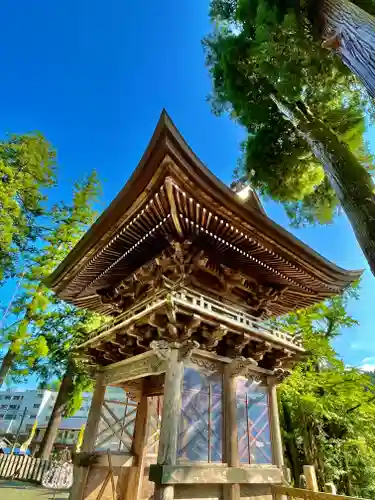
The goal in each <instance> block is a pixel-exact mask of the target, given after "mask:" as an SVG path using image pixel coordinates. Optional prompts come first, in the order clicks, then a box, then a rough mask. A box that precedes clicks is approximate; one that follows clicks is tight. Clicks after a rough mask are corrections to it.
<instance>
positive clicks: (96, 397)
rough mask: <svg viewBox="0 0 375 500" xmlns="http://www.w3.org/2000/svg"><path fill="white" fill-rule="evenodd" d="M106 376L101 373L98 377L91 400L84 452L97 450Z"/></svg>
mask: <svg viewBox="0 0 375 500" xmlns="http://www.w3.org/2000/svg"><path fill="white" fill-rule="evenodd" d="M103 380H104V374H103V373H101V372H99V373H98V374H97V375H96V383H95V389H94V394H93V397H92V400H91V406H90V411H89V414H88V417H87V423H86V427H85V433H84V436H83V442H82V448H81V450H82V451H86V452H91V451H93V450H94V448H95V442H96V437H97V431H98V427H99V422H100V417H101V409H102V406H103V402H104V396H105V389H106V387H105V385H104V384H103Z"/></svg>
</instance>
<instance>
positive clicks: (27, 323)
mask: <svg viewBox="0 0 375 500" xmlns="http://www.w3.org/2000/svg"><path fill="white" fill-rule="evenodd" d="M98 190H99V183H98V179H97V176H96V174H95V172H93V173H92V174H90V175H89V176H88V177H87V178H86V179H84V180H83V181H82V182H77V183H76V184H75V186H74V190H73V200H72V203H71V204H70V205H68V204H66V203H59V204H58V205H56V206H54V207H53V209H52V211H51V215H50V218H49V220H48V226H47V227H46V229H45V231H44V233H43V237H42V239H41V240H40V242H39V245H40V247H39V248H38V252H37V253H34V252H33V253H32V254H31V255H30V256H29V261H30V263H31V265H30V267H28V269H26V270H25V272H24V275H23V279H24V281H23V283H22V289H21V295H20V297H18V298H17V300H15V301H14V303H13V306H12V308H11V318H12V320H13V323H12V324H10V325H8V326H7V327H6V328H5V329H4V331H3V338H2V344H3V348H6V354H5V356H4V358H3V360H2V363H1V366H0V385H1V384H2V383H3V381H4V379H5V377H6V376H7V375H8V374H10V373H12V374H25V373H26V374H27V373H28V371H29V370H30V368H31V367H32V366H33V365H34V364H35V363H36V361H37V360H38V359H39V358H41V357H44V356H46V355H47V352H48V346H47V342H46V339H45V337H44V336H43V335H41V334H40V329H41V328H42V327H43V325H44V324H45V322H46V321H47V320H49V319H50V318H51V317H54V316H55V315H56V314H58V311H59V309H57V311H56V306H57V304H58V299H57V298H56V296H55V295H54V294H53V292H52V291H51V290H49V289H48V288H47V287H46V286H45V285H44V283H43V280H44V278H46V277H47V276H48V275H49V274H50V273H51V272H52V271H53V270H54V268H55V267H56V266H57V265H58V264H59V263H60V261H61V260H62V259H63V258H64V257H65V256H66V255H67V253H68V252H69V251H70V250H71V249H72V248H73V246H74V245H75V244H76V243H77V242H78V240H79V239H80V238H81V236H82V235H83V234H84V232H85V231H86V229H87V226H88V225H89V224H92V222H93V221H94V220H95V218H96V213H95V211H94V209H93V204H94V203H95V201H96V199H97V195H98ZM25 364H26V365H27V366H28V368H25Z"/></svg>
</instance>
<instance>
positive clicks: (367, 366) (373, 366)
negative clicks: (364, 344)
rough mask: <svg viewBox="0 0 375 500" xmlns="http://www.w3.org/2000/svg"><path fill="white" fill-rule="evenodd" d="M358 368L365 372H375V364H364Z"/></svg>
mask: <svg viewBox="0 0 375 500" xmlns="http://www.w3.org/2000/svg"><path fill="white" fill-rule="evenodd" d="M365 359H366V358H365ZM372 359H373V358H372ZM358 368H359V370H362V371H363V372H373V371H375V364H371V363H364V364H363V365H361V366H359V367H358Z"/></svg>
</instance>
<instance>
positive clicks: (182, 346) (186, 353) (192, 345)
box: [150, 340, 199, 361]
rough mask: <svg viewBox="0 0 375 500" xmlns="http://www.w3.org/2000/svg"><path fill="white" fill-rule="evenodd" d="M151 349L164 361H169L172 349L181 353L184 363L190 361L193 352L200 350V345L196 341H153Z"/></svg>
mask: <svg viewBox="0 0 375 500" xmlns="http://www.w3.org/2000/svg"><path fill="white" fill-rule="evenodd" d="M150 348H151V349H152V350H153V351H155V354H156V355H157V356H158V357H159V358H160V359H162V360H168V358H169V354H170V352H171V350H172V349H177V350H178V351H179V359H180V361H183V360H185V359H189V358H190V356H191V354H192V352H193V350H194V349H198V348H199V343H198V342H196V341H195V340H185V341H184V342H168V341H167V340H153V341H152V342H151V344H150Z"/></svg>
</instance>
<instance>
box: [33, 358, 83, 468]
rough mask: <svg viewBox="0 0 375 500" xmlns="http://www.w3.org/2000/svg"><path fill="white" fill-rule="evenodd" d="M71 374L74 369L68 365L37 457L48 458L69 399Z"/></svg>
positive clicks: (71, 384)
mask: <svg viewBox="0 0 375 500" xmlns="http://www.w3.org/2000/svg"><path fill="white" fill-rule="evenodd" d="M73 376H74V370H73V368H72V367H71V366H70V367H68V369H67V371H66V373H65V375H64V378H63V379H62V382H61V386H60V390H59V393H58V395H57V398H56V402H55V406H54V407H53V410H52V414H51V417H50V419H49V422H48V426H47V429H46V432H45V434H44V436H43V439H42V442H41V443H40V447H39V450H38V451H37V453H36V457H37V458H43V459H44V460H48V459H49V457H50V455H51V452H52V449H53V445H54V443H55V440H56V437H57V432H58V430H59V426H60V423H61V420H62V418H63V415H64V410H65V408H66V404H67V402H68V401H69V394H70V390H71V388H72V386H73Z"/></svg>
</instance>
